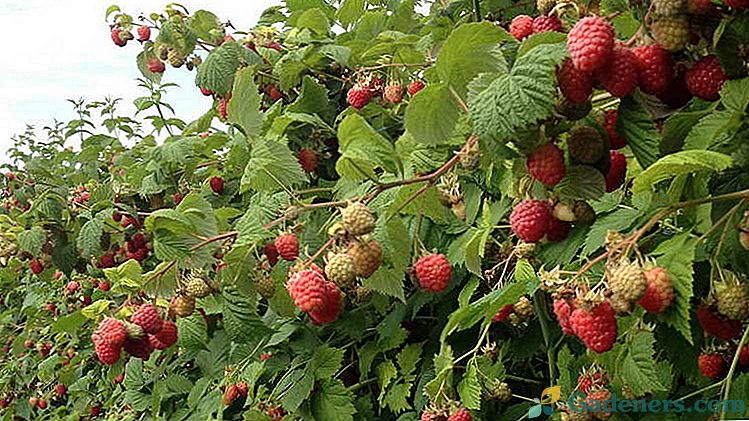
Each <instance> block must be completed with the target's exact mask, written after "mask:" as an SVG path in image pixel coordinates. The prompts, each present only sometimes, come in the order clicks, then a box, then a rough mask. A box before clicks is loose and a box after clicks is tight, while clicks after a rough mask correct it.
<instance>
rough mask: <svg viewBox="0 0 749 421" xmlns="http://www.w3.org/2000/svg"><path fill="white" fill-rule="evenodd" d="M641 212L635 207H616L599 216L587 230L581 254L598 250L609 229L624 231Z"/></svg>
mask: <svg viewBox="0 0 749 421" xmlns="http://www.w3.org/2000/svg"><path fill="white" fill-rule="evenodd" d="M640 216H642V213H641V212H640V211H639V210H637V209H626V208H624V209H617V210H616V211H615V212H612V213H610V214H608V215H606V216H604V217H602V218H601V217H599V218H598V219H597V220H596V222H595V223H594V224H593V226H592V227H591V228H590V231H589V232H588V236H587V237H586V239H585V248H584V249H583V252H582V254H583V256H587V255H589V254H590V253H593V252H594V251H596V250H598V249H599V248H600V247H602V246H603V242H604V240H605V239H606V234H607V233H608V232H609V231H624V230H626V229H627V228H629V227H631V226H632V224H634V223H635V222H636V221H637V218H639V217H640Z"/></svg>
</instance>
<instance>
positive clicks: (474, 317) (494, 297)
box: [441, 282, 527, 341]
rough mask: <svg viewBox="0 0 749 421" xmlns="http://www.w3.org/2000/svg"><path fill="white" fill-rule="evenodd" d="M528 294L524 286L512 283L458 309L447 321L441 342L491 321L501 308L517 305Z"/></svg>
mask: <svg viewBox="0 0 749 421" xmlns="http://www.w3.org/2000/svg"><path fill="white" fill-rule="evenodd" d="M526 292H527V291H526V288H525V285H524V284H522V283H519V282H518V283H512V284H508V285H506V286H504V287H503V288H501V289H498V290H494V291H492V292H491V293H489V294H487V295H485V296H483V297H481V298H480V299H478V300H476V301H474V302H473V303H471V304H469V305H468V306H467V307H460V308H458V309H457V310H455V311H454V312H453V313H452V314H450V317H449V318H448V319H447V323H446V324H445V327H444V328H443V329H442V335H441V340H442V341H444V340H445V339H446V338H447V337H448V336H450V335H451V334H452V333H453V332H456V331H461V330H465V329H468V328H470V327H472V326H473V325H475V324H476V323H478V322H479V321H481V320H491V318H492V317H493V316H494V315H495V314H497V312H498V311H499V309H500V308H502V307H503V306H504V305H506V304H512V303H515V302H516V301H517V300H518V299H519V298H520V297H521V296H522V295H524V294H525V293H526Z"/></svg>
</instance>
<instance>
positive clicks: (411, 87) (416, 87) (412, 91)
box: [408, 80, 426, 96]
mask: <svg viewBox="0 0 749 421" xmlns="http://www.w3.org/2000/svg"><path fill="white" fill-rule="evenodd" d="M425 86H426V85H424V82H422V81H420V80H414V81H413V82H411V83H409V84H408V94H409V95H411V96H414V95H416V94H418V93H419V92H420V91H421V90H422V89H424V87H425Z"/></svg>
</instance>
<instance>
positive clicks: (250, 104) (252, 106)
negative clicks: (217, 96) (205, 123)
mask: <svg viewBox="0 0 749 421" xmlns="http://www.w3.org/2000/svg"><path fill="white" fill-rule="evenodd" d="M254 79H255V71H254V69H253V68H251V67H245V68H244V69H242V70H240V71H238V72H237V75H236V78H235V79H234V88H233V89H232V91H231V92H232V95H231V99H230V100H229V108H228V117H229V122H231V123H234V124H239V125H240V126H241V127H242V129H243V130H244V133H245V135H246V136H248V137H249V136H253V135H255V134H257V131H258V129H259V128H260V126H261V124H262V123H263V114H262V113H261V112H260V99H261V98H260V94H259V93H258V90H257V86H256V85H255V80H254Z"/></svg>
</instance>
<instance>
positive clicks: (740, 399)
mask: <svg viewBox="0 0 749 421" xmlns="http://www.w3.org/2000/svg"><path fill="white" fill-rule="evenodd" d="M747 396H749V373H742V374H739V375H738V376H736V379H735V380H734V381H733V384H731V391H730V393H729V395H728V399H729V400H728V401H725V402H723V403H722V404H723V405H726V409H727V410H728V414H727V416H728V417H729V418H726V419H733V418H734V417H740V418H746V417H749V406H747V405H746V397H747ZM742 403H744V404H743V405H742ZM742 408H743V412H742V411H741V409H742Z"/></svg>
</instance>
